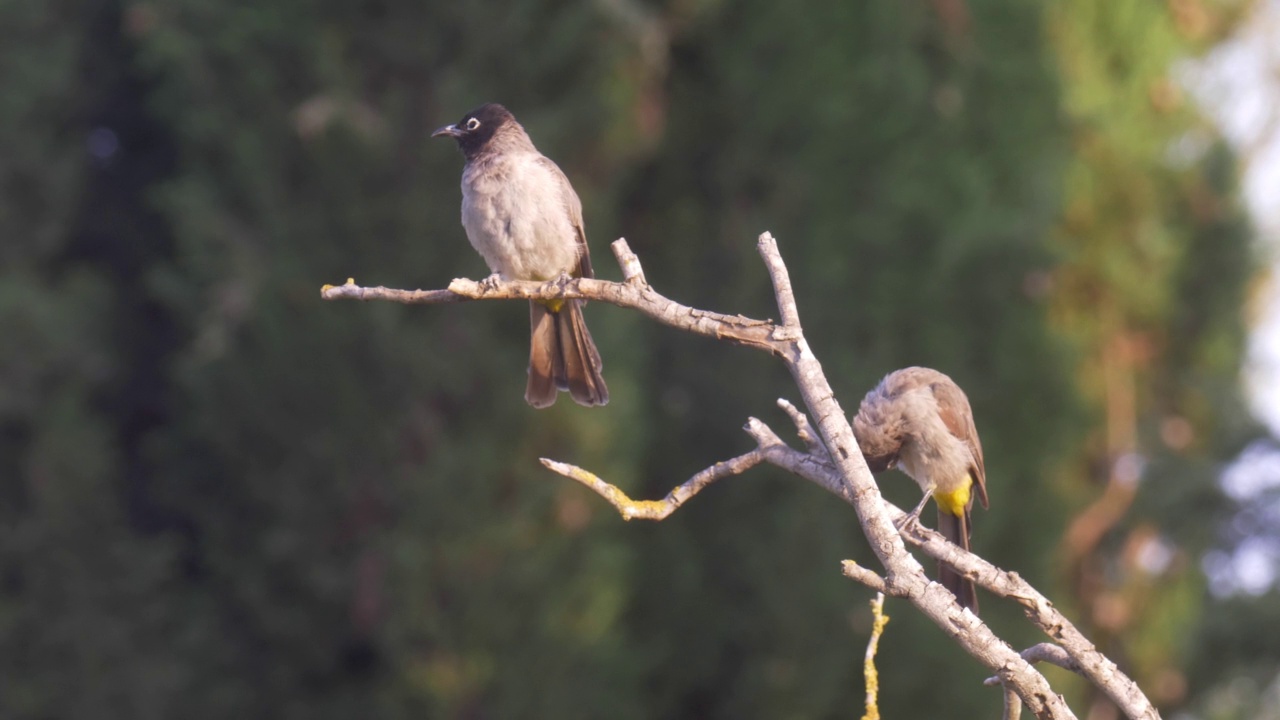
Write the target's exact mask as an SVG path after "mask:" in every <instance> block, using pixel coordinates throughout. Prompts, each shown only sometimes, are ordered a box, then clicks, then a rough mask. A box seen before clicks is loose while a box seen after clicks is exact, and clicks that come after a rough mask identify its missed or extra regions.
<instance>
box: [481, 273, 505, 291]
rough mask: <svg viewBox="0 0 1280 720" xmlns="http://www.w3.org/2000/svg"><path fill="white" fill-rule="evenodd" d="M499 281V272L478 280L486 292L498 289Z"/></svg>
mask: <svg viewBox="0 0 1280 720" xmlns="http://www.w3.org/2000/svg"><path fill="white" fill-rule="evenodd" d="M500 282H502V275H501V274H499V273H492V274H490V275H489V277H487V278H485V279H483V280H481V281H480V287H481V288H483V289H484V290H485V291H486V292H493V291H494V290H497V289H498V283H500Z"/></svg>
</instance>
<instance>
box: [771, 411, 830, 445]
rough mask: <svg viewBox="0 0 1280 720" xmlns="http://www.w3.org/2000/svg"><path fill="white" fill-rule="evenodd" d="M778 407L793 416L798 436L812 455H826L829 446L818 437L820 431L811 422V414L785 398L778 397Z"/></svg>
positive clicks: (792, 421)
mask: <svg viewBox="0 0 1280 720" xmlns="http://www.w3.org/2000/svg"><path fill="white" fill-rule="evenodd" d="M778 407H780V408H782V410H783V412H785V413H786V414H787V416H788V417H790V418H791V423H792V424H793V425H795V426H796V437H798V438H800V441H801V442H803V443H804V445H805V447H806V448H807V449H808V450H809V454H811V455H818V456H821V455H826V454H827V448H826V446H824V445H823V444H822V441H821V440H819V439H818V432H817V431H816V430H814V429H813V425H811V424H810V423H809V416H808V415H805V414H804V413H802V412H800V410H799V409H798V408H796V406H795V405H792V404H791V402H790V401H788V400H785V399H783V398H778Z"/></svg>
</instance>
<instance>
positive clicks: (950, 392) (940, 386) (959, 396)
mask: <svg viewBox="0 0 1280 720" xmlns="http://www.w3.org/2000/svg"><path fill="white" fill-rule="evenodd" d="M931 387H932V389H933V396H934V398H936V399H937V401H938V415H939V416H940V417H941V418H942V424H944V425H946V426H947V429H948V430H950V431H951V434H952V435H954V436H956V437H958V438H960V439H961V440H963V441H964V443H965V444H966V445H968V446H969V451H970V452H971V453H972V454H973V467H972V468H971V469H970V472H971V473H972V474H973V479H974V481H975V482H976V483H977V496H978V502H980V503H982V507H984V508H985V507H988V505H987V469H986V467H985V466H984V464H983V462H982V441H980V440H979V439H978V428H977V427H975V426H974V424H973V411H972V410H971V409H970V408H969V399H968V398H967V397H965V395H964V391H963V390H961V389H960V388H959V386H957V385H956V384H955V383H953V382H941V381H940V382H935V383H932V385H931Z"/></svg>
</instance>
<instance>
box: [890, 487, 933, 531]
mask: <svg viewBox="0 0 1280 720" xmlns="http://www.w3.org/2000/svg"><path fill="white" fill-rule="evenodd" d="M931 497H933V487H932V486H930V487H929V488H927V489H926V490H925V492H924V497H922V498H920V503H919V504H918V505H916V507H915V509H914V510H912V511H911V512H909V513H907V514H906V515H904V516H903V517H902V519H901V520H899V521H898V522H897V523H896V525H897V527H898V530H899V532H901V531H902V530H903V529H904V528H907V527H910V526H911V525H915V524H918V523H919V522H920V513H921V512H923V511H924V506H925V505H928V504H929V498H931Z"/></svg>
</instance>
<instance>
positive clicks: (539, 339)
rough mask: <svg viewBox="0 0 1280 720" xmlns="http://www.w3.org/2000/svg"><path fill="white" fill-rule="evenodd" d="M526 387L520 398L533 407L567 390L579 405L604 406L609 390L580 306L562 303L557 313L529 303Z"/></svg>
mask: <svg viewBox="0 0 1280 720" xmlns="http://www.w3.org/2000/svg"><path fill="white" fill-rule="evenodd" d="M529 329H530V340H529V384H528V385H527V386H526V387H525V391H524V399H525V401H527V402H528V403H529V404H530V405H532V406H534V407H536V408H544V407H547V406H549V405H551V404H552V403H554V402H555V401H556V392H557V390H568V391H569V395H570V396H571V397H573V399H574V401H575V402H577V403H578V404H579V405H588V406H591V405H604V404H605V403H607V402H609V388H608V387H606V386H605V384H604V376H603V375H601V373H600V370H601V368H602V367H603V366H604V363H602V362H601V361H600V352H599V351H598V350H596V344H595V342H594V341H593V340H592V339H591V333H590V332H589V331H588V330H587V324H586V322H585V321H584V320H583V318H582V303H581V301H579V300H566V301H564V303H563V304H562V305H561V306H560V307H559V309H558V310H551V309H550V308H548V307H547V306H546V305H543V304H542V303H540V302H536V301H531V302H530V303H529Z"/></svg>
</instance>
